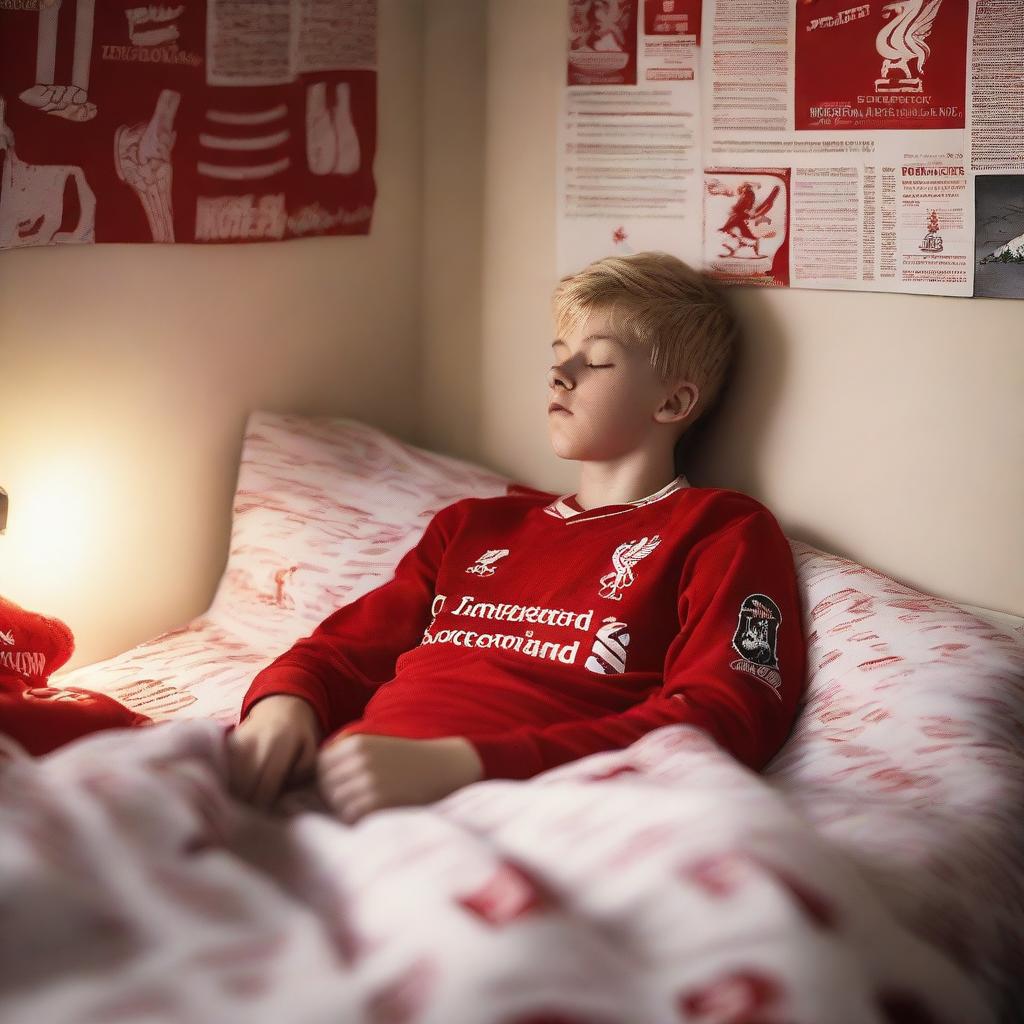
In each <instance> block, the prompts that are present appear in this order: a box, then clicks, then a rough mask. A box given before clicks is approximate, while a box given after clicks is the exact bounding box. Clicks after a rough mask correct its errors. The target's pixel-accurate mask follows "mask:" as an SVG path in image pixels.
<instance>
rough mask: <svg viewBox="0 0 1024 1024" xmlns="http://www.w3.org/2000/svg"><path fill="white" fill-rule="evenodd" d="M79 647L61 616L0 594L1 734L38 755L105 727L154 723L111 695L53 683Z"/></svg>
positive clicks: (117, 727)
mask: <svg viewBox="0 0 1024 1024" xmlns="http://www.w3.org/2000/svg"><path fill="white" fill-rule="evenodd" d="M74 649H75V638H74V636H73V635H72V633H71V630H70V629H69V628H68V627H67V626H66V625H65V624H64V623H63V622H61V621H60V619H55V618H51V617H49V616H46V615H40V614H38V613H37V612H30V611H26V609H24V608H22V607H20V606H19V605H17V604H15V603H14V602H13V601H8V600H6V599H5V598H3V597H0V734H3V735H6V736H10V737H12V738H13V739H15V740H16V741H17V742H18V743H19V744H20V745H21V746H22V748H24V749H25V750H26V751H28V753H30V754H33V755H35V756H39V755H40V754H47V753H49V752H50V751H51V750H54V749H56V748H57V747H59V746H61V745H63V744H65V743H68V742H70V741H71V740H74V739H78V737H80V736H85V735H86V734H87V733H91V732H97V731H99V730H100V729H126V728H128V727H129V726H136V725H151V724H152V720H151V719H150V718H148V717H147V716H146V715H140V714H137V713H136V712H134V711H131V710H130V709H128V708H126V707H125V706H124V705H123V704H121V703H119V702H118V701H116V700H114V698H113V697H108V696H107V695H106V694H105V693H96V692H95V691H93V690H83V689H81V688H80V687H77V686H69V687H66V688H62V687H59V686H50V685H49V684H48V679H49V677H50V675H51V674H52V673H53V672H55V671H56V670H57V669H59V668H60V667H61V665H63V664H65V663H66V662H67V660H68V659H69V658H70V657H71V655H72V652H73V651H74Z"/></svg>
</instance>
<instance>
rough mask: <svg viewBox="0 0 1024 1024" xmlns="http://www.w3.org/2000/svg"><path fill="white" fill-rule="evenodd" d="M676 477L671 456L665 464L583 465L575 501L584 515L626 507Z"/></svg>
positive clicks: (653, 462) (585, 463)
mask: <svg viewBox="0 0 1024 1024" xmlns="http://www.w3.org/2000/svg"><path fill="white" fill-rule="evenodd" d="M677 476H678V474H677V473H676V471H675V463H674V462H673V460H672V458H671V455H670V457H669V459H668V461H667V462H660V461H657V462H656V461H653V460H650V459H648V460H645V461H639V460H638V461H636V462H633V463H625V464H623V463H621V462H620V463H614V464H612V463H605V462H584V463H583V466H582V468H581V470H580V482H579V487H578V488H577V490H576V494H575V495H574V497H575V499H576V503H577V504H578V505H579V506H580V508H582V509H583V510H584V511H589V510H590V509H592V508H602V507H604V506H605V505H625V504H627V503H628V502H631V501H639V500H640V499H641V498H646V497H648V496H649V495H651V494H654V493H656V492H657V491H660V490H661V489H662V488H663V487H665V486H666V485H668V484H669V483H671V482H672V481H673V480H674V479H675V478H676V477H677Z"/></svg>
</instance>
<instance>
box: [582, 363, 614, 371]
mask: <svg viewBox="0 0 1024 1024" xmlns="http://www.w3.org/2000/svg"><path fill="white" fill-rule="evenodd" d="M614 365H615V364H614V363H587V366H589V367H590V368H591V369H592V370H603V369H604V368H605V367H607V366H614Z"/></svg>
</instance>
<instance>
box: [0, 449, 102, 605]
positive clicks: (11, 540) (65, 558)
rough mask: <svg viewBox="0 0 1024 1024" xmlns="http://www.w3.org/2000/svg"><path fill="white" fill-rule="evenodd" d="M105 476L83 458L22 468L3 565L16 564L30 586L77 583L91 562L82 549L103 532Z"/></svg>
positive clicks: (72, 455) (41, 461)
mask: <svg viewBox="0 0 1024 1024" xmlns="http://www.w3.org/2000/svg"><path fill="white" fill-rule="evenodd" d="M104 479H105V478H104V475H103V474H100V473H97V472H96V463H95V460H94V459H87V458H83V457H82V456H81V454H77V455H76V454H75V453H68V454H65V455H61V456H57V457H53V456H49V457H46V458H40V459H39V460H38V461H37V462H35V463H34V464H33V465H32V466H29V467H25V468H24V472H23V475H22V476H21V477H20V479H19V480H18V485H17V488H16V491H15V495H16V496H15V498H14V499H12V500H11V503H10V510H9V513H8V518H7V532H6V534H5V535H4V538H3V541H2V543H3V545H4V546H5V547H6V548H7V551H5V553H4V554H5V561H7V562H10V561H17V562H18V563H19V567H18V573H17V575H18V576H19V577H20V578H21V579H25V580H31V581H32V585H33V588H35V587H39V586H42V585H43V584H44V581H45V583H46V584H49V587H50V588H55V589H56V588H59V587H60V583H61V580H65V581H66V580H68V579H69V578H71V579H75V580H78V579H80V574H81V570H82V569H83V568H84V567H85V566H86V565H88V564H89V563H90V562H92V561H93V557H92V552H91V551H89V550H87V549H86V538H88V540H89V541H90V542H92V543H94V542H95V540H96V538H97V537H98V536H99V535H101V534H102V532H103V530H102V520H103V515H102V512H103V501H104V497H106V498H107V499H108V500H109V494H107V495H106V496H105V495H104V493H103V491H104Z"/></svg>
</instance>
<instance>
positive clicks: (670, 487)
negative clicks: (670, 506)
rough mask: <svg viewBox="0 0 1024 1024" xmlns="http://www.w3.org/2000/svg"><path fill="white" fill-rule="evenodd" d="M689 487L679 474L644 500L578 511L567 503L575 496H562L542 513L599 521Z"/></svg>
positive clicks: (641, 506) (558, 517)
mask: <svg viewBox="0 0 1024 1024" xmlns="http://www.w3.org/2000/svg"><path fill="white" fill-rule="evenodd" d="M689 486H690V481H689V480H687V479H686V476H685V475H684V474H682V473H680V474H679V475H678V476H677V477H675V478H674V479H672V480H670V481H669V482H668V483H667V484H665V486H664V487H662V488H660V489H659V490H657V491H655V492H654V493H653V494H648V495H647V496H646V497H644V498H637V500H636V501H624V502H620V503H618V504H615V505H598V506H597V507H595V508H587V509H580V508H577V507H576V506H575V505H574V504H570V502H569V499H570V498H571V499H573V501H575V498H576V495H575V494H563V495H561V496H560V497H558V498H555V500H554V501H552V502H551V503H550V504H548V505H545V506H544V511H545V512H547V514H548V515H550V516H554V517H555V518H556V519H582V518H584V517H585V518H587V519H599V518H602V517H604V516H614V515H618V514H619V513H622V512H628V511H630V509H634V508H643V506H644V505H651V504H653V503H654V502H656V501H661V500H662V499H663V498H667V497H668V496H669V495H670V494H675V493H676V491H680V490H682V489H683V488H684V487H689Z"/></svg>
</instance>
